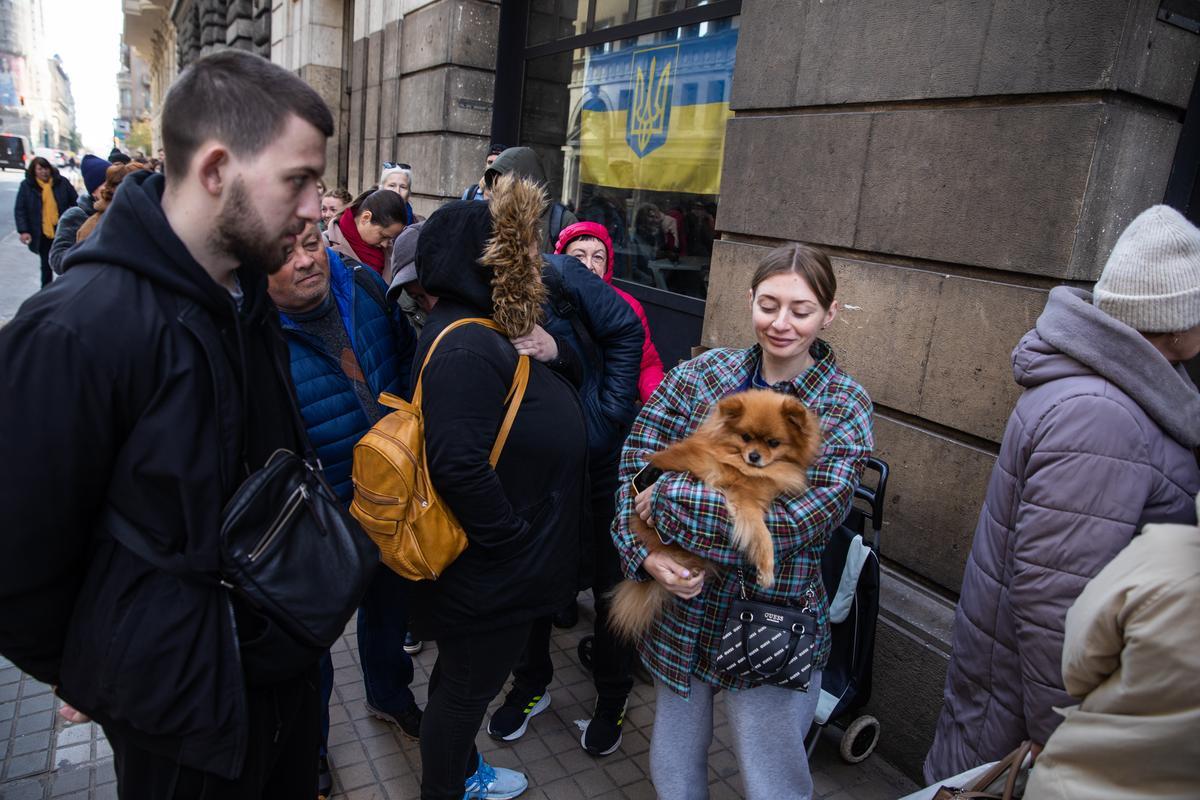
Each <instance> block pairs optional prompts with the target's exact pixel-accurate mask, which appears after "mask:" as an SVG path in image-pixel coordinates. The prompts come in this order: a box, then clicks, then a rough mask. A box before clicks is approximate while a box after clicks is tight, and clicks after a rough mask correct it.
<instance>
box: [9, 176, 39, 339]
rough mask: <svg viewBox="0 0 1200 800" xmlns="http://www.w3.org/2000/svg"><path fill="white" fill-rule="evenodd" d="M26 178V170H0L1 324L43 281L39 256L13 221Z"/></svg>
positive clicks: (11, 315)
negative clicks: (22, 183) (19, 190)
mask: <svg viewBox="0 0 1200 800" xmlns="http://www.w3.org/2000/svg"><path fill="white" fill-rule="evenodd" d="M24 178H25V174H24V173H22V172H16V171H14V170H11V169H9V170H5V171H4V172H0V325H3V324H4V323H6V322H8V321H9V320H10V319H12V318H13V317H14V316H15V315H16V313H17V309H18V308H20V307H21V303H23V302H25V298H27V297H29V295H31V294H33V293H34V292H36V291H37V290H38V287H39V286H40V285H41V279H40V277H39V272H38V257H37V255H36V254H35V253H31V252H29V248H28V247H26V246H25V245H23V244H21V240H20V239H19V238H18V237H17V231H16V228H15V227H14V225H13V203H15V202H16V199H17V187H18V186H20V185H21V181H22V180H24Z"/></svg>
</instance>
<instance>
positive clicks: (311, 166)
mask: <svg viewBox="0 0 1200 800" xmlns="http://www.w3.org/2000/svg"><path fill="white" fill-rule="evenodd" d="M332 133H333V117H332V115H331V114H330V112H329V109H328V107H326V105H325V103H324V101H323V100H322V99H321V97H320V96H319V95H318V94H317V93H316V92H315V91H314V90H313V89H312V87H310V86H309V85H308V84H306V83H304V82H303V81H302V80H300V78H298V77H297V76H296V75H294V74H293V73H291V72H289V71H287V70H286V69H283V68H282V67H279V66H277V65H275V64H272V63H271V62H270V61H268V60H266V59H263V58H261V57H259V56H256V55H252V54H250V53H246V52H244V51H241V50H225V51H221V52H218V53H214V54H212V55H209V56H205V57H204V58H201V59H198V60H197V61H196V62H195V63H193V64H192V65H191V66H189V67H188V68H187V69H186V70H185V71H184V72H183V73H182V74H181V75H180V76H179V78H178V79H177V80H176V81H175V83H174V84H173V85H172V87H171V89H170V91H169V92H168V93H167V97H166V101H165V102H164V104H163V131H162V136H163V146H164V148H165V149H166V151H167V153H168V154H169V156H170V158H169V159H168V160H167V173H166V174H165V175H160V174H155V173H151V172H144V171H143V172H135V173H134V174H132V175H130V176H128V177H127V178H125V180H124V181H123V183H122V185H121V188H120V191H118V192H117V193H116V195H115V197H114V198H113V202H112V205H111V206H110V207H109V208H108V210H107V211H106V212H105V214H104V224H103V225H101V226H99V227H98V228H97V229H96V233H95V235H93V236H92V237H90V238H89V239H88V240H87V241H86V242H84V243H83V244H81V245H79V246H78V247H76V248H74V249H73V250H72V251H71V252H70V253H68V254H67V257H66V261H65V268H66V272H65V274H64V275H63V277H62V278H61V279H59V280H57V281H55V283H54V284H53V285H51V286H50V287H48V288H47V289H45V290H44V291H42V292H39V293H38V294H36V295H34V296H33V297H32V298H31V299H29V300H28V301H26V302H25V304H24V305H23V306H22V307H21V309H20V311H19V312H18V313H17V316H16V318H15V319H13V320H12V321H11V322H9V323H8V324H7V325H5V326H4V327H3V329H2V330H0V406H2V407H3V408H4V414H3V415H0V455H2V457H0V473H2V474H3V480H0V509H2V511H3V515H4V519H5V520H6V523H5V535H4V536H3V537H0V564H3V568H2V569H3V574H2V575H0V617H2V618H3V619H4V620H5V624H4V625H3V626H2V627H0V653H3V654H4V655H5V656H6V657H7V658H10V659H11V660H12V661H13V663H14V664H16V665H17V666H18V667H19V668H20V669H22V670H24V671H25V672H28V673H29V674H31V675H32V676H34V677H35V678H36V679H38V680H40V681H44V682H45V683H47V684H50V685H52V686H55V687H56V691H57V693H58V695H59V696H60V697H61V698H62V699H63V701H65V703H66V705H65V706H63V707H62V708H61V709H60V710H59V714H60V715H61V716H63V717H64V718H66V719H68V720H70V721H85V720H86V719H87V717H92V718H94V719H95V720H96V721H97V722H98V723H99V724H100V726H101V727H102V728H103V730H104V734H105V736H106V737H107V740H108V742H109V744H110V745H111V746H112V750H113V766H114V769H115V771H116V777H117V793H118V795H119V796H120V797H121V798H123V800H135V799H136V800H141V799H142V798H164V797H198V796H201V795H206V796H208V795H212V796H219V797H222V798H229V799H230V800H234V799H235V798H236V799H237V800H248V799H249V798H263V799H264V800H265V799H266V798H277V797H311V796H312V791H313V787H314V786H315V785H316V781H317V770H316V767H317V762H316V759H315V758H314V754H315V753H316V752H317V746H318V735H319V726H320V700H319V693H318V689H317V684H318V669H317V663H318V661H319V659H320V652H319V651H318V650H317V649H316V648H313V647H311V646H309V645H307V644H306V643H305V642H303V641H301V640H299V639H297V638H294V637H293V636H292V635H291V634H289V633H287V632H286V631H284V630H283V629H282V628H280V627H279V626H277V625H276V624H274V623H273V622H272V620H271V619H270V618H268V617H267V616H265V614H264V613H263V612H262V611H261V610H260V609H258V608H257V607H256V606H254V605H252V604H250V603H249V602H246V601H245V600H243V599H242V597H241V596H240V595H239V594H237V593H234V592H231V591H229V590H228V589H227V588H226V586H223V585H221V584H220V583H218V582H217V581H216V580H205V579H202V576H203V577H206V576H208V575H211V574H213V573H215V572H216V570H217V568H218V565H219V564H220V562H221V558H222V552H223V547H224V544H223V542H222V540H221V535H220V534H221V530H222V519H223V516H224V514H223V509H224V507H225V505H226V503H227V501H228V500H229V499H230V498H231V497H232V496H233V495H234V493H235V491H236V490H237V489H238V488H239V486H241V485H242V484H243V481H244V480H245V478H246V476H247V475H248V474H250V473H251V472H255V471H258V470H259V468H260V467H261V466H262V465H263V464H265V463H267V461H268V459H270V458H271V457H272V455H273V454H274V453H275V452H276V451H278V450H279V449H285V450H291V451H293V452H295V451H297V450H299V449H300V448H301V446H302V439H301V432H300V431H299V430H298V420H295V419H294V417H293V415H292V414H291V413H289V412H287V411H284V412H281V409H290V408H291V407H292V400H291V398H290V397H289V394H290V393H291V391H292V387H291V380H290V375H289V373H288V357H287V347H286V344H285V343H284V341H283V338H282V336H281V335H280V331H279V320H278V314H277V312H276V310H275V306H274V305H273V304H272V302H271V300H270V297H269V296H268V294H267V277H266V276H267V274H269V273H273V272H275V271H276V270H278V269H279V268H280V267H281V266H282V265H283V263H284V262H285V261H286V259H287V251H288V248H290V247H291V246H292V245H294V243H295V241H296V237H297V236H298V235H299V234H300V233H301V232H302V230H303V229H304V227H305V226H306V225H308V224H309V223H311V222H315V221H316V219H317V218H318V216H319V211H320V208H319V203H318V200H317V194H316V190H315V184H316V180H317V178H318V177H319V176H320V175H321V173H322V172H324V170H325V151H326V139H327V138H328V137H329V136H330V135H332ZM127 160H128V159H127ZM47 419H52V420H54V424H53V425H47V424H45V421H46V420H47ZM164 562H166V563H164ZM180 562H183V563H184V564H186V567H187V569H186V571H185V572H184V574H180V567H179V566H178V565H179V563H180ZM296 566H297V567H299V566H302V565H296ZM295 573H296V570H293V571H291V572H288V571H286V570H281V574H280V576H279V577H280V578H281V579H285V580H288V581H294V582H298V581H299V580H301V579H302V578H303V577H304V576H303V575H298V574H295Z"/></svg>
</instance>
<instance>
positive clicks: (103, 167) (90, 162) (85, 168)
mask: <svg viewBox="0 0 1200 800" xmlns="http://www.w3.org/2000/svg"><path fill="white" fill-rule="evenodd" d="M111 166H112V164H110V163H109V162H107V161H105V160H104V159H103V158H100V156H94V155H92V154H91V153H88V154H87V155H86V156H84V157H83V161H81V162H80V163H79V171H80V172H81V173H83V185H84V188H86V189H87V193H88V194H95V193H96V190H97V189H99V188H100V187H101V186H103V185H104V173H106V172H107V171H108V168H109V167H111Z"/></svg>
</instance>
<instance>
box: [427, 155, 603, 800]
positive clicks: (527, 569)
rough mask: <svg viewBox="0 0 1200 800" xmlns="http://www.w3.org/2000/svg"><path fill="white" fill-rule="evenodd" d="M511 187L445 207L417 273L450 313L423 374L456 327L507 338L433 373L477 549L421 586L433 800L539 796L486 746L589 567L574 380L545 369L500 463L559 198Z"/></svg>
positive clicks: (482, 341) (477, 343)
mask: <svg viewBox="0 0 1200 800" xmlns="http://www.w3.org/2000/svg"><path fill="white" fill-rule="evenodd" d="M505 182H506V183H509V182H512V185H511V186H510V187H509V191H506V192H502V193H501V194H500V195H499V196H498V197H497V199H496V200H494V201H493V202H492V203H489V204H485V203H478V202H474V201H463V200H458V201H455V202H452V203H450V204H448V205H446V206H444V207H443V208H441V209H439V210H438V211H437V212H435V213H434V214H433V215H432V216H430V218H429V219H428V220H427V221H426V222H425V225H424V227H423V229H422V231H421V236H420V239H419V241H418V249H417V273H418V275H419V278H420V281H421V284H422V286H424V287H425V288H426V289H427V290H428V291H430V292H432V293H433V294H434V295H436V296H437V298H438V302H437V305H436V306H435V307H434V308H433V310H432V312H431V313H430V315H429V321H428V323H427V324H426V325H425V328H424V330H423V331H422V332H421V336H420V339H419V342H418V346H417V359H416V360H415V361H414V364H420V363H422V361H424V359H425V356H426V353H428V352H429V349H430V347H431V346H432V344H433V342H434V341H435V340H436V339H437V338H438V336H439V335H440V334H441V333H442V331H443V330H444V329H445V328H446V327H447V326H448V325H449V324H450V323H452V322H454V321H456V320H459V319H462V318H465V317H485V318H491V319H494V320H496V321H497V322H498V323H499V324H501V325H502V327H503V328H504V333H498V332H496V331H493V330H491V329H489V328H485V327H483V326H481V325H475V324H468V325H464V326H461V327H459V328H456V329H454V330H452V331H450V332H449V333H448V334H447V335H446V337H445V338H444V339H443V340H442V341H441V342H440V343H439V344H438V346H437V349H436V350H434V351H433V354H432V356H431V357H430V358H429V361H428V364H426V365H425V367H424V371H423V372H422V373H421V377H420V380H421V382H422V392H423V397H422V410H423V412H424V420H425V422H424V424H425V447H426V454H427V459H428V466H429V474H430V478H431V479H432V482H433V486H434V488H435V489H436V490H437V493H438V496H439V497H440V498H441V499H442V501H443V502H444V503H445V504H446V505H447V506H448V508H449V509H450V510H451V511H452V512H453V514H454V516H455V518H456V519H457V520H458V522H459V523H460V524H461V525H462V527H463V529H464V531H465V532H466V536H467V541H468V546H467V548H466V550H465V551H463V553H462V554H461V555H460V556H459V557H458V559H457V560H455V561H454V562H453V563H452V564H451V565H450V566H449V567H448V568H447V569H446V570H445V572H443V574H442V575H441V577H439V578H438V580H436V581H422V582H420V583H418V584H417V585H416V590H415V600H414V604H413V619H412V626H413V628H414V630H415V632H416V634H417V635H419V636H420V637H421V638H423V639H426V640H429V639H434V640H436V641H437V645H438V659H437V663H436V665H435V667H434V671H433V675H432V676H431V678H430V689H429V701H428V703H427V704H426V707H425V715H424V719H423V720H422V724H421V766H422V775H421V797H422V798H423V800H461V798H463V797H464V796H466V797H485V798H491V800H502V799H504V798H513V797H516V796H518V795H519V794H521V793H522V792H523V791H524V790H525V788H526V787H527V785H528V781H527V779H526V778H525V776H523V775H521V774H520V773H518V772H515V771H513V770H507V769H503V768H499V767H493V766H491V765H490V764H488V763H487V762H486V761H485V760H484V759H483V758H482V756H480V755H479V754H478V752H477V751H476V749H475V736H476V733H477V732H478V730H479V725H480V723H481V721H482V720H483V717H484V714H485V713H486V711H487V706H488V703H489V702H491V700H492V698H494V697H495V696H496V695H497V694H498V693H499V692H500V690H501V689H502V688H503V686H504V681H505V679H506V678H507V676H508V674H509V672H510V671H511V670H512V668H513V666H514V664H515V663H516V662H517V659H518V657H519V656H520V654H521V652H522V651H523V650H524V648H525V644H526V642H527V640H528V638H529V632H530V626H531V625H532V623H533V621H534V620H536V619H539V618H542V617H544V616H546V615H548V614H549V613H550V612H551V611H552V610H553V609H555V608H557V607H558V606H560V605H562V604H563V603H564V602H566V600H567V599H568V598H569V597H570V596H571V593H572V592H573V591H574V589H575V578H576V576H575V573H574V570H572V569H564V565H567V564H574V563H576V562H577V560H578V558H579V544H580V539H581V525H582V521H581V519H580V514H581V511H582V506H583V503H584V502H585V494H584V493H585V485H586V459H587V441H586V431H585V427H584V420H583V413H582V410H581V408H580V405H579V399H578V396H577V394H576V390H575V388H574V387H573V386H572V385H571V383H570V382H569V381H568V380H567V379H565V378H564V377H562V376H561V375H560V374H558V373H557V372H555V371H554V370H552V369H550V368H549V367H548V366H546V365H545V364H543V363H541V362H539V361H537V360H535V359H530V363H529V378H528V386H527V389H526V391H525V394H524V397H523V399H522V400H521V404H520V407H519V409H518V412H517V414H516V416H515V420H514V422H513V425H512V429H511V432H510V435H509V436H508V439H507V442H506V444H505V446H504V448H503V451H502V452H501V454H500V456H499V461H498V463H497V464H496V467H495V468H494V469H493V468H492V466H491V465H490V464H489V462H488V456H489V453H490V451H491V449H492V446H493V444H494V443H495V440H496V436H497V431H498V430H499V429H500V426H501V421H502V419H503V418H504V416H505V403H506V397H507V396H508V393H509V389H510V387H511V385H512V384H513V381H514V377H515V372H516V369H517V363H518V355H517V351H516V350H515V349H514V347H513V345H512V343H511V342H510V341H509V339H510V337H520V336H521V335H524V334H526V333H528V332H529V331H530V330H532V328H533V327H534V325H535V324H536V323H537V320H538V316H539V313H540V308H541V304H542V301H543V296H544V288H543V286H542V284H541V281H540V274H541V258H540V256H539V255H538V241H539V239H538V219H537V215H538V214H539V212H540V210H541V206H542V203H543V202H544V195H543V194H542V191H541V189H540V188H539V187H538V186H536V185H535V184H533V183H532V182H529V181H515V182H513V179H511V178H508V179H505ZM501 230H504V231H506V233H505V235H503V236H497V235H496V234H497V232H498V231H501ZM465 389H469V391H465ZM549 421H552V422H549ZM548 425H552V427H553V430H552V431H551V430H550V429H548V427H547V426H548ZM464 792H465V794H464Z"/></svg>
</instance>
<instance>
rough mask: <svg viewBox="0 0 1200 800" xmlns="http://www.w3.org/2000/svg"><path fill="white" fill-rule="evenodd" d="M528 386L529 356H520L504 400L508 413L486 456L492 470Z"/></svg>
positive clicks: (497, 460)
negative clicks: (489, 452)
mask: <svg viewBox="0 0 1200 800" xmlns="http://www.w3.org/2000/svg"><path fill="white" fill-rule="evenodd" d="M528 385H529V356H521V357H520V358H519V359H517V369H516V372H514V373H513V382H512V387H511V388H510V389H509V390H508V397H507V398H505V400H504V402H505V403H507V404H508V413H507V414H505V415H504V422H503V423H502V424H501V425H500V433H498V434H496V443H495V444H494V445H492V452H491V454H489V455H488V463H489V464H491V465H492V469H495V468H496V464H497V462H499V461H500V453H501V452H503V450H504V443H505V442H507V441H508V433H509V431H511V430H512V426H513V421H514V420H515V419H516V418H517V409H519V408H520V407H521V400H522V399H523V398H524V397H525V387H527V386H528Z"/></svg>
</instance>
